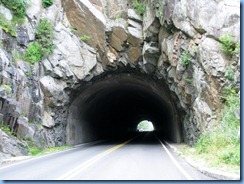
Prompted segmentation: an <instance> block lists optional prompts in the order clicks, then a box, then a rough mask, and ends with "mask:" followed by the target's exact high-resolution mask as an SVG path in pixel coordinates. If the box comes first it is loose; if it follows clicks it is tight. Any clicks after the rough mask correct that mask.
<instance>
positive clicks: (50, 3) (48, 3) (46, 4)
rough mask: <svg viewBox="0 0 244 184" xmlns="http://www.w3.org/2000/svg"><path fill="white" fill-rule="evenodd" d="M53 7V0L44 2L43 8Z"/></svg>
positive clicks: (43, 0) (44, 0)
mask: <svg viewBox="0 0 244 184" xmlns="http://www.w3.org/2000/svg"><path fill="white" fill-rule="evenodd" d="M52 5H53V0H42V6H43V7H44V8H47V7H49V6H52Z"/></svg>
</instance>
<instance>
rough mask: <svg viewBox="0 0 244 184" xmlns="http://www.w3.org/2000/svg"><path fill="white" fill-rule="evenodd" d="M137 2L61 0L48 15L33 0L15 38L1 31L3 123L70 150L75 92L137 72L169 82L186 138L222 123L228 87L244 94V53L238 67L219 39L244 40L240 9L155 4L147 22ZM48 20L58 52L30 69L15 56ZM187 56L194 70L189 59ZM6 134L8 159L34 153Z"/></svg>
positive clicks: (3, 147) (224, 4)
mask: <svg viewBox="0 0 244 184" xmlns="http://www.w3.org/2000/svg"><path fill="white" fill-rule="evenodd" d="M130 4H131V2H130V1H124V0H123V1H122V0H115V1H113V0H90V1H88V0H64V1H62V2H61V0H55V2H54V4H53V5H52V6H50V7H48V8H47V9H43V8H42V6H41V0H38V1H34V0H32V3H31V5H30V7H28V9H27V15H26V16H27V18H26V20H25V22H24V23H23V24H22V25H19V26H18V31H17V37H16V38H14V37H11V36H10V35H9V34H7V33H5V32H4V31H3V30H2V29H0V35H1V38H3V39H2V44H1V46H0V62H1V64H0V122H3V123H4V124H5V125H8V126H9V127H10V129H11V131H13V132H15V133H16V134H17V135H18V136H20V137H21V138H23V139H27V138H32V139H34V140H35V141H37V142H38V144H40V145H42V146H45V145H52V146H54V145H62V144H65V140H66V131H65V127H66V123H67V116H68V113H67V112H68V110H67V109H68V106H69V103H70V99H71V98H72V92H73V91H75V90H77V89H78V88H79V87H80V86H81V85H82V83H83V82H85V81H90V80H92V79H93V78H94V77H95V76H99V75H101V74H103V73H104V72H106V71H111V70H116V69H117V68H119V67H124V66H129V67H131V68H135V69H136V70H139V71H140V72H141V73H143V74H150V75H152V76H153V77H155V78H157V79H158V80H159V81H160V80H165V81H166V83H167V84H168V87H169V89H170V90H171V91H172V95H174V96H176V97H177V99H178V101H176V103H177V106H178V107H179V108H180V109H182V111H184V112H185V114H184V117H183V119H182V124H183V128H184V141H185V142H187V143H189V144H193V143H194V142H195V141H196V140H197V138H198V136H199V135H200V134H201V132H202V131H204V130H205V129H206V127H208V126H209V124H213V123H214V122H215V121H216V118H218V113H219V109H220V106H221V99H220V96H221V90H222V87H223V86H224V85H226V84H228V85H231V86H234V87H235V88H237V89H238V88H239V87H240V58H239V55H238V54H236V55H235V56H234V57H233V59H232V61H230V60H229V58H228V57H227V56H226V55H225V54H224V53H223V52H222V51H221V50H220V45H221V43H220V40H219V37H220V36H221V35H224V34H227V33H232V34H233V36H234V39H235V41H236V42H238V43H240V11H239V10H240V5H239V2H238V1H236V0H234V1H228V0H218V1H211V0H207V1H206V0H200V1H195V0H194V1H192V0H182V1H167V2H166V1H153V0H150V1H149V2H148V4H147V11H146V13H145V14H144V17H141V16H140V15H137V14H136V13H135V11H134V10H133V9H131V8H130ZM0 12H1V13H2V14H3V15H4V16H5V17H6V18H7V19H9V20H11V19H12V15H11V12H10V11H9V10H8V9H6V8H4V7H2V6H0ZM118 15H119V16H118ZM43 17H45V18H48V19H49V20H51V21H52V22H53V23H54V30H55V39H54V40H53V43H54V45H55V49H54V52H53V54H51V55H49V56H48V57H46V58H45V59H44V60H42V61H41V62H39V63H36V64H34V65H33V66H32V65H31V64H29V63H28V62H25V61H23V60H22V59H20V58H18V56H16V53H17V52H16V51H18V52H19V53H20V54H23V52H24V51H25V50H26V47H27V46H28V45H29V44H30V43H32V42H33V41H34V39H35V29H36V26H37V25H38V23H39V21H40V18H43ZM85 37H86V39H85ZM184 55H185V57H187V62H188V63H187V64H183V63H182V61H181V60H182V58H183V57H184ZM228 68H231V69H232V71H233V73H234V77H233V80H231V81H230V80H228V79H227V78H226V71H227V69H228ZM0 135H1V142H0V143H1V144H0V152H2V154H3V157H4V158H5V157H9V156H17V155H21V154H22V155H23V154H27V147H28V146H27V143H26V142H25V141H20V140H17V138H13V137H12V136H10V135H8V134H6V133H4V132H3V131H1V130H0ZM18 141H20V142H18ZM14 142H15V143H14ZM16 142H17V144H16ZM14 150H15V151H14Z"/></svg>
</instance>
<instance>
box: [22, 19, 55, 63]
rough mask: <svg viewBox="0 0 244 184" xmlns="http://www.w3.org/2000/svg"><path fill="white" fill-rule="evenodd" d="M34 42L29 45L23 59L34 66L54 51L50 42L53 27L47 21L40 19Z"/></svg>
mask: <svg viewBox="0 0 244 184" xmlns="http://www.w3.org/2000/svg"><path fill="white" fill-rule="evenodd" d="M35 38H36V42H35V43H33V44H31V45H30V46H29V47H28V48H27V50H26V52H25V54H24V56H23V59H24V60H26V61H28V62H30V63H31V64H34V63H35V62H37V61H41V60H42V59H43V58H44V57H45V56H47V55H49V54H51V53H52V52H53V49H54V45H53V43H52V40H53V38H54V32H53V25H52V23H51V22H50V21H49V20H48V19H42V20H41V21H40V24H39V25H38V27H37V31H36V35H35Z"/></svg>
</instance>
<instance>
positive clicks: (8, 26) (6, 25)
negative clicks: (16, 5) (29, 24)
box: [0, 13, 16, 37]
mask: <svg viewBox="0 0 244 184" xmlns="http://www.w3.org/2000/svg"><path fill="white" fill-rule="evenodd" d="M0 26H1V27H2V29H3V31H4V32H6V33H9V34H10V35H11V36H14V37H16V28H15V27H14V26H13V24H12V23H11V22H10V21H9V20H8V19H6V18H5V17H4V16H3V15H2V14H1V13H0Z"/></svg>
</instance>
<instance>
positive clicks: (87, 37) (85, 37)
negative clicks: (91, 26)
mask: <svg viewBox="0 0 244 184" xmlns="http://www.w3.org/2000/svg"><path fill="white" fill-rule="evenodd" d="M90 39H91V37H90V36H88V35H83V36H81V37H80V40H81V41H83V42H86V43H87V42H88V41H89V40H90Z"/></svg>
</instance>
